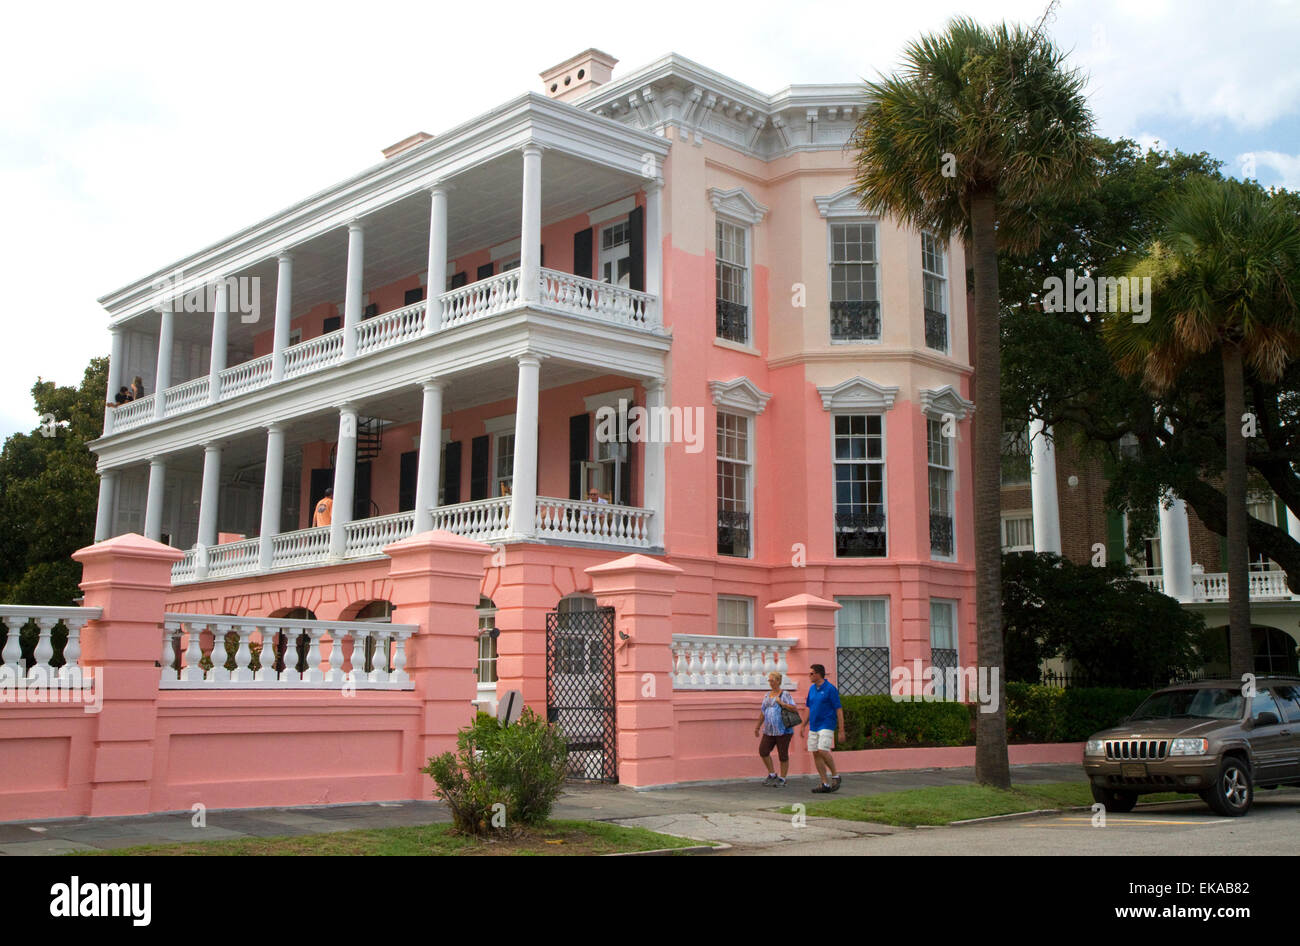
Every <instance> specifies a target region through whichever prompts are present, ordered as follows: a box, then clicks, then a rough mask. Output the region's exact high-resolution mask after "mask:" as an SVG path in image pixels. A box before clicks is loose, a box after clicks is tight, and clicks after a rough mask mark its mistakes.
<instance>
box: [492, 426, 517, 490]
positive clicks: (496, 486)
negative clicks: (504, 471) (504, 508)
mask: <svg viewBox="0 0 1300 946" xmlns="http://www.w3.org/2000/svg"><path fill="white" fill-rule="evenodd" d="M506 437H509V438H510V474H509V476H502V475H501V472H500V466H501V441H502V440H503V439H504V438H506ZM502 483H509V484H510V492H511V493H513V492H514V489H515V429H514V428H513V427H511V428H510V429H508V430H498V431H494V432H493V434H492V494H491V495H492V497H493V498H496V497H500V496H505V495H508V494H506V493H503V492H501V484H502Z"/></svg>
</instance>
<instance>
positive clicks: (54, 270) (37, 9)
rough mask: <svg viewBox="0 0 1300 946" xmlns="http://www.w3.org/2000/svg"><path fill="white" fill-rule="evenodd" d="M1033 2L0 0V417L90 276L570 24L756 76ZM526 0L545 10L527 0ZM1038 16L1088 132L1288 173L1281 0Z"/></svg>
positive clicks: (800, 73) (120, 271)
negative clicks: (1083, 95) (1088, 121)
mask: <svg viewBox="0 0 1300 946" xmlns="http://www.w3.org/2000/svg"><path fill="white" fill-rule="evenodd" d="M1046 6H1047V0H1033V2H1004V3H992V2H983V0H979V2H976V0H968V2H964V3H951V2H939V0H911V2H909V3H904V4H865V3H862V2H861V0H856V2H851V3H838V2H821V0H801V2H799V3H789V2H787V3H777V2H771V0H752V2H751V0H747V2H745V3H743V4H737V3H727V4H716V3H709V4H702V3H698V2H692V3H684V2H678V0H661V2H659V3H656V4H655V5H653V6H641V5H639V4H638V5H637V6H631V5H628V4H610V3H604V4H599V5H597V4H590V3H581V2H576V3H572V4H569V5H567V6H553V5H552V6H548V7H545V8H539V7H537V6H536V5H535V4H529V5H526V6H525V5H523V4H517V3H513V2H509V0H500V2H497V3H494V4H493V5H492V7H491V8H490V12H489V11H488V10H486V9H485V8H481V7H478V6H477V4H443V3H427V2H426V3H390V2H385V0H369V2H367V3H365V4H358V3H355V2H349V3H338V2H329V0H326V2H314V3H310V4H305V3H304V4H297V3H281V2H274V0H261V2H257V3H245V2H241V0H233V2H225V3H222V4H220V5H216V4H214V5H211V6H209V7H203V6H201V5H197V4H194V5H191V4H178V3H175V2H167V3H157V4H150V3H131V2H120V3H113V4H105V3H96V4H94V5H86V6H78V5H76V4H70V3H65V4H30V3H29V4H21V5H19V4H13V5H10V7H9V8H8V9H7V10H6V13H5V20H6V34H7V37H8V42H7V43H6V50H5V55H4V56H3V57H0V88H3V89H4V90H5V91H4V94H3V95H2V96H0V207H2V208H3V217H0V221H2V222H0V276H2V277H3V278H4V282H5V284H6V285H9V286H10V287H12V286H14V285H16V284H17V283H18V282H19V281H23V282H28V283H31V284H32V287H33V288H32V289H31V291H30V293H28V292H24V293H23V299H22V300H17V299H15V300H11V302H13V303H14V304H13V305H11V306H8V307H6V308H5V309H4V310H2V311H0V320H3V325H4V329H5V332H4V343H3V344H2V345H0V438H3V437H6V436H8V435H9V434H11V433H14V432H15V431H19V430H31V429H33V428H34V427H35V426H36V425H37V423H38V422H39V421H38V418H37V416H36V414H35V412H34V410H33V409H32V406H31V396H30V389H31V385H32V383H33V382H34V381H35V380H36V378H37V377H38V376H39V377H42V378H45V379H48V380H54V381H56V382H58V383H60V384H76V383H78V382H79V381H80V379H81V376H82V373H83V371H84V369H85V366H86V363H87V361H88V360H89V359H90V358H91V357H93V356H95V355H101V354H107V352H108V345H109V338H108V332H107V328H106V326H107V321H108V318H107V314H106V313H105V312H104V310H103V308H102V307H100V306H99V304H98V303H97V302H96V301H95V300H96V299H97V298H98V297H100V296H103V295H104V294H106V293H108V292H110V291H112V290H115V289H118V288H120V287H122V286H124V285H125V284H127V283H129V282H132V281H134V280H136V279H139V278H142V277H144V276H146V275H148V274H150V273H152V272H154V271H155V270H158V269H160V268H163V267H165V266H167V265H168V264H170V263H172V262H173V261H175V260H177V259H179V258H181V257H183V256H185V255H187V254H189V253H191V252H193V251H195V250H197V249H200V248H202V247H205V246H208V245H210V244H212V243H214V242H217V241H219V240H220V239H222V238H223V237H225V236H227V235H229V234H231V233H233V232H235V231H237V230H239V229H242V228H243V227H245V226H248V225H250V224H252V223H254V222H256V221H258V220H260V219H262V218H264V217H266V216H269V215H271V214H274V213H275V212H277V211H279V210H281V209H282V208H284V207H286V206H288V205H290V204H292V203H295V202H296V201H298V200H299V199H301V198H303V197H306V196H308V195H310V194H312V193H315V192H316V191H318V190H321V189H323V188H325V187H328V186H329V185H331V184H333V183H336V182H337V181H339V180H342V179H343V178H346V177H348V176H350V175H352V174H355V173H357V172H358V171H360V170H362V169H364V168H366V167H369V166H371V165H373V164H375V163H377V162H378V161H379V160H380V158H381V155H380V151H381V149H382V148H384V147H386V146H387V145H389V144H392V143H394V142H396V141H398V140H400V139H402V138H404V137H406V136H407V135H409V134H411V133H413V132H415V131H417V130H422V131H427V132H430V133H434V134H436V133H438V132H439V131H442V130H444V129H447V128H450V127H452V126H453V125H456V124H459V123H460V122H463V121H466V120H468V119H470V118H472V117H474V116H476V115H478V114H481V113H482V112H485V111H487V110H489V109H491V108H493V107H494V106H496V105H499V104H501V103H502V102H504V101H506V100H507V99H510V98H512V97H514V96H516V95H519V94H521V93H522V92H525V91H528V90H535V91H538V92H540V91H542V87H541V80H540V79H539V78H538V73H539V72H541V71H542V70H544V69H546V68H548V67H550V66H552V65H554V64H556V63H558V62H561V61H562V60H564V59H567V58H568V57H569V56H571V55H573V54H575V53H577V52H580V51H581V50H583V49H586V48H588V47H591V46H594V47H596V48H598V49H602V50H604V51H606V52H608V53H609V54H611V55H613V56H615V57H617V58H618V59H619V61H620V65H619V66H618V67H617V68H616V69H615V77H618V76H619V75H621V74H625V73H626V72H627V71H630V70H632V69H636V68H638V67H640V66H641V65H644V64H646V63H648V62H650V61H651V60H653V59H656V58H658V57H659V56H662V55H663V54H665V53H668V52H676V53H680V54H681V55H683V56H686V57H688V58H690V59H694V60H696V61H697V62H700V63H702V64H704V65H706V66H708V67H710V68H712V69H715V70H717V71H719V72H721V73H723V74H724V75H727V76H730V77H731V78H733V79H736V80H738V81H740V82H743V83H745V84H747V85H750V86H752V87H754V88H756V89H758V90H759V91H762V92H766V93H771V92H775V91H778V90H779V89H782V88H784V87H785V86H787V85H790V84H797V83H811V82H854V81H858V80H861V79H873V78H877V77H878V76H879V75H882V74H887V73H888V72H890V71H891V70H892V69H893V68H894V67H895V66H896V65H897V63H898V61H899V57H900V54H901V51H902V49H903V48H904V46H905V45H906V44H907V43H908V42H909V41H911V40H913V39H915V38H916V37H917V36H919V35H920V34H922V33H924V32H927V31H937V30H940V29H942V28H943V26H944V24H945V23H946V22H947V21H948V20H949V19H950V18H951V17H953V16H957V15H966V16H970V17H973V18H974V19H976V20H979V21H981V22H984V23H993V22H997V21H999V20H1003V19H1005V20H1010V21H1020V22H1024V23H1027V24H1033V23H1036V22H1037V21H1038V20H1039V18H1040V17H1041V16H1042V14H1043V11H1044V9H1045V8H1046ZM543 9H544V10H545V12H544V13H543V12H542V11H543ZM1047 28H1048V30H1049V31H1050V33H1051V34H1052V36H1053V37H1054V38H1055V40H1056V41H1057V42H1058V44H1059V45H1061V46H1062V47H1063V48H1064V49H1065V50H1067V51H1068V52H1069V58H1068V61H1067V62H1068V64H1069V65H1071V66H1074V67H1077V68H1079V69H1081V70H1082V71H1083V72H1084V73H1085V74H1086V75H1087V76H1088V77H1089V81H1088V96H1089V102H1090V105H1091V108H1092V110H1093V113H1094V115H1095V117H1096V122H1097V130H1098V131H1099V132H1100V133H1101V134H1103V135H1106V136H1108V137H1112V138H1114V137H1119V136H1125V137H1129V138H1133V139H1135V140H1137V141H1139V142H1142V143H1143V144H1146V145H1148V146H1149V145H1151V144H1152V143H1154V142H1157V141H1158V142H1160V143H1161V145H1162V146H1164V147H1169V148H1178V149H1181V150H1183V151H1188V152H1196V151H1207V152H1209V153H1210V154H1211V155H1213V156H1214V157H1216V158H1218V159H1219V160H1221V161H1223V162H1224V170H1225V172H1226V173H1229V174H1232V175H1233V176H1236V177H1242V176H1248V177H1255V178H1257V179H1258V180H1259V181H1260V183H1262V184H1264V185H1278V186H1283V187H1287V188H1290V189H1300V55H1297V40H1298V39H1300V0H1272V2H1249V0H1246V2H1238V3H1234V4H1231V5H1225V4H1222V3H1210V2H1206V0H1180V2H1177V3H1174V2H1168V0H1141V2H1140V3H1136V2H1132V0H1129V2H1114V0H1064V2H1062V3H1060V4H1059V6H1058V7H1057V8H1056V10H1055V11H1054V14H1053V15H1052V17H1051V18H1049V21H1048V24H1047Z"/></svg>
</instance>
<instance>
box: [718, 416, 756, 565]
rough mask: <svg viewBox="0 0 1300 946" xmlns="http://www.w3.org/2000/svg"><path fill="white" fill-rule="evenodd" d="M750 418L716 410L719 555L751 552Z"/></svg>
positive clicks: (743, 554) (740, 555)
mask: <svg viewBox="0 0 1300 946" xmlns="http://www.w3.org/2000/svg"><path fill="white" fill-rule="evenodd" d="M749 425H750V418H748V417H746V416H744V415H742V414H724V413H722V412H721V411H719V412H718V554H719V555H735V556H739V557H741V558H746V557H748V556H749V553H750V541H749V539H750V502H749V496H750V467H751V465H752V460H751V454H750V442H751V438H750V435H749Z"/></svg>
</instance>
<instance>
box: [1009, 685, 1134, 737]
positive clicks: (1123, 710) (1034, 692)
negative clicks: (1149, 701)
mask: <svg viewBox="0 0 1300 946" xmlns="http://www.w3.org/2000/svg"><path fill="white" fill-rule="evenodd" d="M1150 693H1151V691H1150V690H1124V689H1118V688H1113V687H1069V688H1067V689H1057V688H1055V687H1047V686H1039V685H1037V684H1031V683H1008V684H1007V738H1008V739H1009V740H1010V741H1011V742H1082V741H1083V740H1085V739H1087V738H1088V737H1089V736H1091V735H1092V734H1093V733H1095V732H1097V731H1098V730H1101V729H1108V728H1110V727H1111V726H1114V725H1115V724H1116V723H1118V722H1119V720H1120V719H1121V718H1123V717H1126V716H1128V715H1129V714H1130V713H1132V712H1133V710H1135V709H1137V707H1138V704H1139V703H1141V702H1142V701H1143V700H1144V699H1146V698H1147V697H1148V696H1149V695H1150Z"/></svg>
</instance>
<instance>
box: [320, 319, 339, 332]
mask: <svg viewBox="0 0 1300 946" xmlns="http://www.w3.org/2000/svg"><path fill="white" fill-rule="evenodd" d="M342 327H343V317H342V316H341V315H331V316H330V317H329V318H328V319H326V320H325V321H324V322H322V323H321V328H320V331H321V334H322V335H328V334H329V333H330V332H337V331H338V330H339V329H341V328H342Z"/></svg>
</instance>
